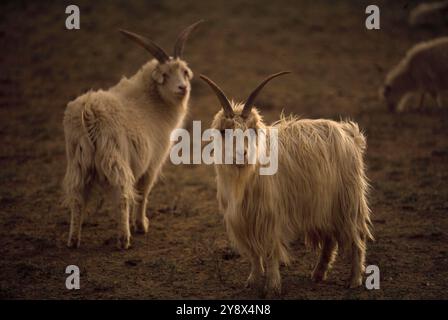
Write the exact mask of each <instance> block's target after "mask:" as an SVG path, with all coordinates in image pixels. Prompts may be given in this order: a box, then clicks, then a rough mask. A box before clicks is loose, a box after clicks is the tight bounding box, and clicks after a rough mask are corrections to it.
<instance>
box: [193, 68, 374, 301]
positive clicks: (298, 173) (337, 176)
mask: <svg viewBox="0 0 448 320" xmlns="http://www.w3.org/2000/svg"><path fill="white" fill-rule="evenodd" d="M285 73H286V72H281V73H277V74H274V75H272V76H270V77H268V78H267V79H266V80H264V81H263V82H262V83H261V84H260V85H259V86H258V87H257V88H256V89H255V90H254V91H253V92H252V94H251V95H250V96H249V98H248V99H247V102H246V103H245V104H244V105H243V104H240V103H234V102H229V100H228V99H227V97H226V96H225V94H224V93H223V92H222V90H221V89H220V88H219V87H218V86H217V85H216V84H215V83H213V82H212V81H211V80H210V79H208V78H206V77H205V76H202V75H201V78H202V79H203V80H205V81H206V82H207V83H208V84H209V85H210V87H211V88H212V89H213V91H214V92H215V93H216V95H217V97H218V99H219V101H220V103H221V106H222V109H223V110H220V111H219V112H218V113H217V114H216V116H215V118H214V121H213V124H212V127H213V128H215V129H217V130H220V131H221V132H223V130H225V129H236V128H238V129H241V130H243V131H244V130H247V129H254V130H257V129H265V130H266V134H267V135H269V129H272V128H275V129H277V133H278V172H277V173H276V174H274V175H259V174H257V173H258V171H259V170H258V169H259V167H260V162H258V161H257V162H256V163H255V164H252V165H250V164H247V163H246V164H245V165H243V166H241V165H216V166H215V170H216V174H217V197H218V202H219V205H220V208H221V211H222V212H223V214H224V220H225V224H226V228H227V232H228V235H229V238H230V240H231V242H232V243H233V244H234V245H235V246H236V248H237V249H238V250H239V251H240V252H241V253H242V254H243V255H245V256H246V257H248V258H249V259H250V262H251V273H250V275H249V278H248V280H247V285H248V286H256V287H257V288H258V289H259V292H260V294H262V295H264V294H266V293H268V292H270V291H272V290H273V291H274V292H275V293H276V294H279V293H280V291H281V276H280V272H279V263H280V262H284V263H287V262H288V260H289V254H288V247H289V244H290V243H291V242H292V241H293V240H295V239H296V238H297V237H298V236H299V235H300V234H303V235H304V237H305V243H306V244H308V245H310V246H311V247H313V248H320V249H321V253H320V258H319V262H318V263H317V265H316V267H315V269H314V272H313V274H312V278H313V279H314V280H315V281H321V280H324V279H325V278H326V274H327V271H328V269H329V267H330V266H331V264H332V262H333V260H334V257H335V255H336V249H337V246H338V245H339V247H341V248H346V249H349V250H350V252H351V253H352V262H351V263H352V266H351V276H350V281H349V285H350V287H356V286H359V285H361V281H362V273H363V270H364V260H365V250H366V240H367V238H372V235H371V232H370V230H369V227H370V210H369V207H368V204H367V198H366V197H367V189H368V183H367V179H366V177H365V172H364V161H363V153H364V149H365V148H366V140H365V138H364V136H363V134H362V133H361V132H360V131H359V128H358V126H357V124H356V123H353V122H342V121H341V122H335V121H331V120H322V119H320V120H306V119H298V118H296V117H289V118H285V117H281V119H280V120H279V121H277V122H276V123H274V124H272V125H271V126H266V125H265V124H264V123H263V120H262V117H261V116H260V114H259V112H258V111H257V109H255V108H254V107H253V102H254V100H255V98H256V96H257V95H258V93H259V92H260V91H261V89H262V88H263V86H264V85H265V84H266V83H267V82H268V81H269V80H271V79H273V78H274V77H277V76H279V75H282V74H285ZM269 140H270V139H267V141H269ZM244 148H245V154H247V150H246V146H245V147H244ZM246 159H247V158H246ZM234 163H235V161H234ZM265 268H266V269H265ZM265 271H266V272H265ZM264 273H265V275H266V278H265V281H263V274H264Z"/></svg>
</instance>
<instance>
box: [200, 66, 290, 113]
mask: <svg viewBox="0 0 448 320" xmlns="http://www.w3.org/2000/svg"><path fill="white" fill-rule="evenodd" d="M288 73H291V71H282V72H279V73H275V74H272V75H270V76H269V77H267V78H266V79H264V80H263V81H262V82H261V83H260V84H259V85H258V86H257V87H256V88H255V90H253V91H252V93H251V94H250V95H249V98H247V101H246V103H245V104H244V107H243V111H242V112H241V117H243V118H247V117H248V116H249V113H250V111H251V110H252V107H253V106H254V102H255V99H256V98H257V96H258V94H259V93H260V92H261V90H262V89H263V87H264V86H265V85H266V84H267V83H268V82H269V81H271V80H272V79H274V78H277V77H279V76H282V75H284V74H288ZM200 77H201V79H202V80H204V81H205V82H207V84H208V85H209V86H210V88H212V90H213V91H214V92H215V94H216V96H217V97H218V100H219V102H220V103H221V106H222V109H223V110H224V114H225V116H226V117H227V118H233V117H234V116H235V113H234V112H233V109H232V105H231V104H230V102H229V99H227V97H226V95H225V94H224V92H223V91H222V90H221V88H220V87H218V85H217V84H216V83H214V82H213V81H212V80H210V79H209V78H207V77H206V76H204V75H202V74H201V75H200Z"/></svg>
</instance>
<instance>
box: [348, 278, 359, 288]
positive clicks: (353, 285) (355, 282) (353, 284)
mask: <svg viewBox="0 0 448 320" xmlns="http://www.w3.org/2000/svg"><path fill="white" fill-rule="evenodd" d="M361 285H362V277H355V278H352V279H350V281H349V282H348V283H347V288H350V289H354V288H358V287H360V286H361Z"/></svg>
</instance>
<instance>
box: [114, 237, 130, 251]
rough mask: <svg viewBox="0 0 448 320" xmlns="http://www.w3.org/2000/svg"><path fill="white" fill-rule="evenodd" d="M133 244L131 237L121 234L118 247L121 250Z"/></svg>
mask: <svg viewBox="0 0 448 320" xmlns="http://www.w3.org/2000/svg"><path fill="white" fill-rule="evenodd" d="M130 246H131V237H129V236H120V237H118V239H117V248H118V249H120V250H127V249H129V247H130Z"/></svg>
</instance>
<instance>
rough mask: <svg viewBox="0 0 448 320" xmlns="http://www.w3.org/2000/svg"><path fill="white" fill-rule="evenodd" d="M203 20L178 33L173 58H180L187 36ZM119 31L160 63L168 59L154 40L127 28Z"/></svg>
mask: <svg viewBox="0 0 448 320" xmlns="http://www.w3.org/2000/svg"><path fill="white" fill-rule="evenodd" d="M202 22H203V20H199V21H197V22H195V23H193V24H192V25H190V26H188V27H187V28H185V29H184V30H183V31H182V32H181V33H179V36H178V37H177V40H176V43H175V45H174V58H182V54H183V51H184V47H185V43H186V41H187V39H188V36H189V35H190V33H191V32H192V31H193V30H194V29H196V27H197V26H198V25H199V24H200V23H202ZM119 31H120V32H121V33H122V34H123V35H125V36H126V37H128V38H129V39H131V40H132V41H134V42H136V43H137V44H139V45H140V46H142V47H143V48H145V49H146V50H147V51H148V52H149V53H150V54H152V55H153V56H154V58H156V59H157V60H158V61H159V62H160V63H165V62H167V61H168V60H169V59H170V56H169V55H168V54H167V53H166V51H165V50H163V49H162V48H161V47H160V46H159V45H158V44H156V43H155V42H154V41H152V40H150V39H148V38H145V37H143V36H141V35H138V34H136V33H134V32H130V31H127V30H123V29H119Z"/></svg>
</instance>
